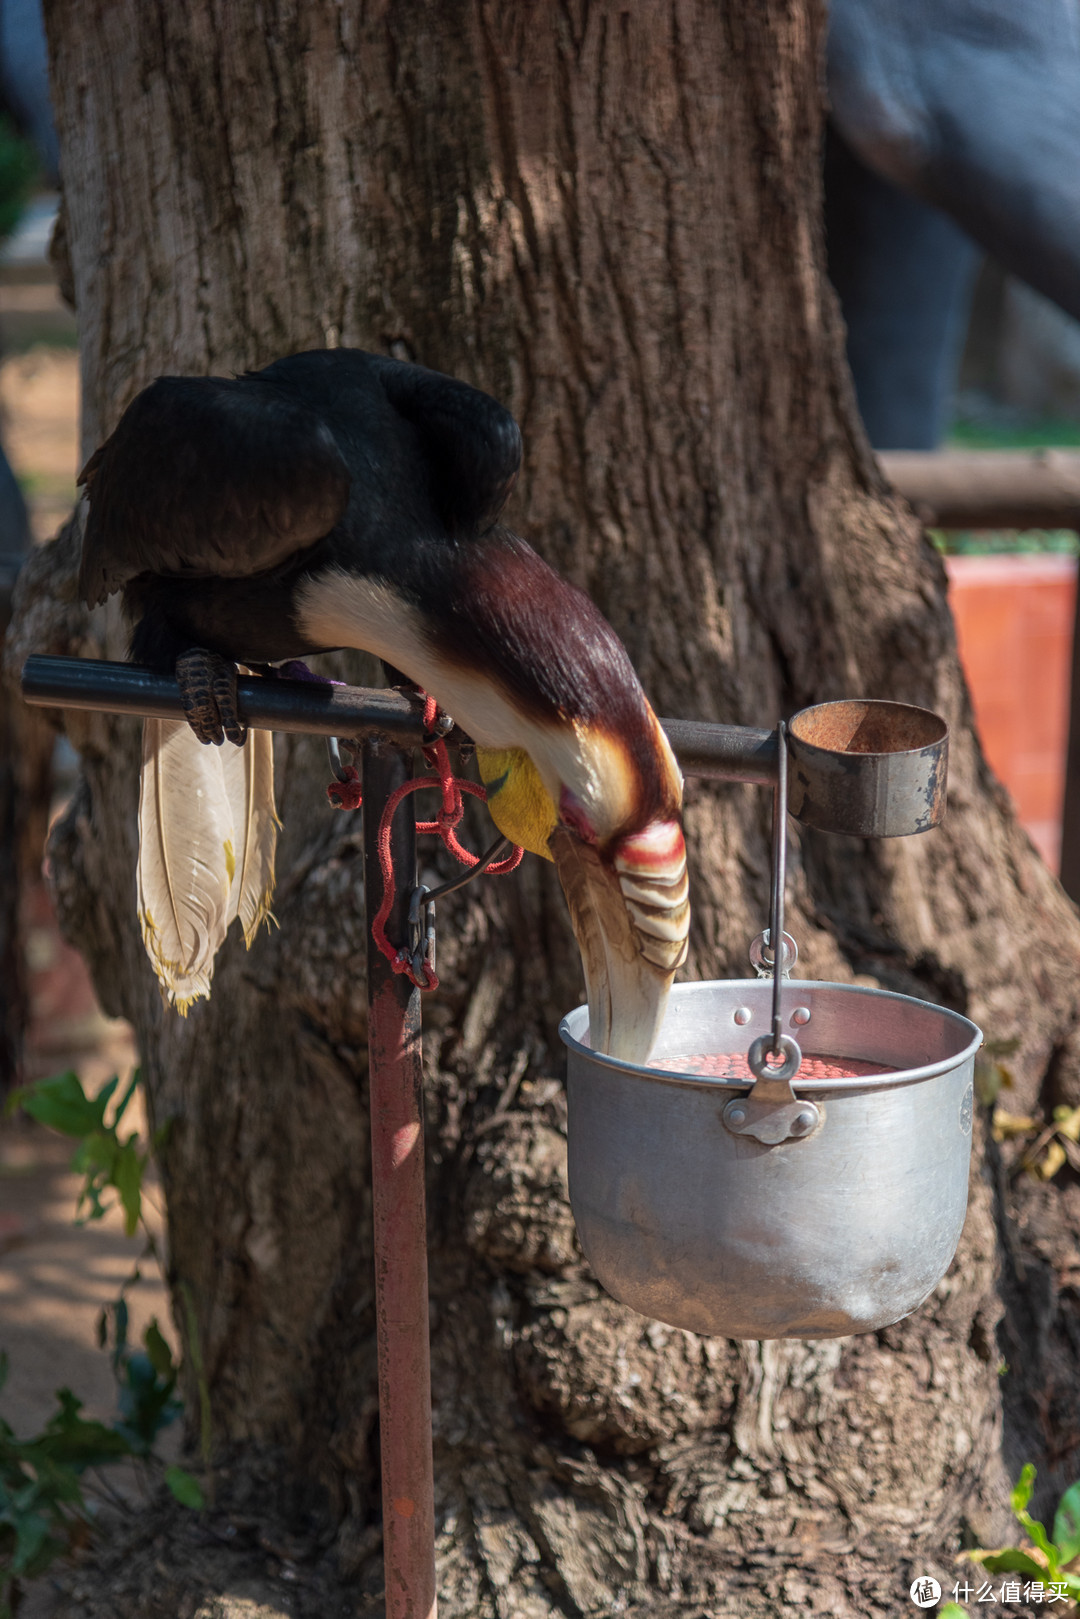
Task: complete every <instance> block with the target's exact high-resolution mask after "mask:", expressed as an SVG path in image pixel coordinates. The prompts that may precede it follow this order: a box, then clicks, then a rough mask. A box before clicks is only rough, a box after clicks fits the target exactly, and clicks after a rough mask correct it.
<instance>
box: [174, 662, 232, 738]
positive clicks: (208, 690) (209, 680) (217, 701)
mask: <svg viewBox="0 0 1080 1619" xmlns="http://www.w3.org/2000/svg"><path fill="white" fill-rule="evenodd" d="M176 682H177V685H178V686H179V687H180V696H181V699H182V701H183V704H184V713H185V714H186V715H187V718H188V724H189V725H190V726H191V729H192V730H193V731H194V732H195V735H196V736H197V737H198V739H199V741H200V742H212V743H213V744H214V746H215V747H220V746H221V745H222V743H223V742H224V741H225V738H226V737H228V738H229V741H230V742H235V743H236V745H237V747H241V746H242V745H243V743H244V742H245V741H246V740H247V729H246V727H245V726H244V725H243V724H242V722H241V720H240V715H239V712H238V710H237V694H236V665H235V664H234V663H230V662H229V661H228V660H227V659H226V658H222V657H220V656H219V655H218V654H217V653H216V652H207V651H206V650H205V648H203V647H191V648H190V649H189V650H188V651H187V652H183V653H181V655H180V656H179V657H178V658H177V660H176Z"/></svg>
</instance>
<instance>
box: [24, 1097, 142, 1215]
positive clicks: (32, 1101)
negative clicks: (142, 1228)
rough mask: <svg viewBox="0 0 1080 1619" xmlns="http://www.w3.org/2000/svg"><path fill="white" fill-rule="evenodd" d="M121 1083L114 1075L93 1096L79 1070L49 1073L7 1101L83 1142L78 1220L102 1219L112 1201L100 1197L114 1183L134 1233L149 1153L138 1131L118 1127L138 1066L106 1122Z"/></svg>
mask: <svg viewBox="0 0 1080 1619" xmlns="http://www.w3.org/2000/svg"><path fill="white" fill-rule="evenodd" d="M119 1083H120V1081H119V1078H116V1077H114V1078H113V1079H110V1080H109V1082H108V1084H107V1085H104V1086H102V1088H101V1090H100V1091H99V1092H98V1094H97V1095H96V1096H94V1097H90V1096H87V1094H86V1092H85V1091H84V1090H83V1087H82V1082H81V1080H80V1079H79V1076H78V1074H75V1073H71V1072H68V1073H66V1074H55V1075H54V1076H53V1077H52V1078H51V1079H41V1080H38V1082H37V1083H36V1084H35V1085H26V1086H24V1087H23V1088H22V1089H21V1090H18V1091H15V1092H13V1094H12V1097H11V1100H10V1101H9V1103H8V1107H9V1109H12V1110H13V1109H15V1108H19V1107H21V1108H22V1110H23V1112H24V1113H28V1114H29V1115H30V1117H31V1118H32V1119H36V1120H37V1122H38V1123H39V1124H46V1125H48V1126H49V1128H50V1129H51V1130H58V1131H59V1132H60V1134H61V1135H65V1136H75V1137H76V1138H77V1139H78V1142H79V1145H78V1147H77V1148H76V1150H75V1156H74V1158H73V1159H72V1160H71V1167H72V1169H73V1170H74V1171H75V1172H76V1174H78V1175H82V1177H83V1186H82V1191H81V1192H80V1193H79V1202H78V1207H77V1209H76V1220H77V1222H78V1223H79V1224H83V1223H85V1222H86V1221H88V1220H100V1219H101V1217H102V1215H103V1214H105V1213H106V1212H107V1211H108V1209H109V1208H110V1207H111V1204H107V1203H103V1202H102V1197H103V1196H104V1194H105V1193H106V1192H108V1191H109V1190H110V1188H111V1189H112V1190H114V1191H115V1192H116V1193H117V1197H118V1201H119V1203H120V1206H121V1208H122V1209H123V1211H124V1230H125V1231H126V1232H127V1235H128V1236H129V1237H133V1236H134V1235H135V1232H136V1230H137V1229H138V1226H139V1221H140V1218H141V1216H142V1186H143V1176H144V1175H145V1173H146V1166H147V1164H148V1163H149V1162H150V1154H149V1153H140V1151H139V1145H138V1143H139V1136H138V1132H137V1131H133V1132H132V1134H131V1135H129V1136H127V1137H126V1138H122V1137H121V1136H120V1133H119V1126H120V1121H121V1120H122V1119H123V1117H124V1114H125V1113H126V1112H127V1108H128V1104H129V1103H130V1101H131V1099H132V1097H133V1096H134V1094H135V1091H136V1089H137V1087H138V1084H139V1071H138V1069H136V1070H135V1073H134V1074H133V1075H132V1077H131V1083H130V1084H129V1085H128V1088H127V1090H126V1091H125V1092H124V1094H123V1096H122V1097H121V1098H120V1101H119V1102H118V1103H117V1106H116V1110H115V1112H114V1114H113V1119H112V1123H111V1124H106V1123H105V1113H106V1111H107V1109H108V1106H109V1103H110V1102H111V1101H112V1098H113V1094H114V1092H115V1091H116V1088H117V1086H118V1085H119ZM84 1209H85V1210H86V1211H87V1212H86V1213H84V1212H83V1211H84Z"/></svg>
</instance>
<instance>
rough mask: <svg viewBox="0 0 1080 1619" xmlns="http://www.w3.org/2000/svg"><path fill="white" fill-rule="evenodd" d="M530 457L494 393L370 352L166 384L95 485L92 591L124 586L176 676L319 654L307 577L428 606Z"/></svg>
mask: <svg viewBox="0 0 1080 1619" xmlns="http://www.w3.org/2000/svg"><path fill="white" fill-rule="evenodd" d="M520 461H521V435H520V433H519V431H518V427H517V423H516V422H515V421H514V419H513V417H512V416H511V415H510V414H509V412H508V411H506V410H504V409H503V407H502V406H501V405H499V404H498V403H497V402H496V401H495V400H494V399H492V398H490V397H489V396H488V395H487V394H484V393H481V392H480V391H479V390H478V389H476V388H472V387H469V386H468V385H467V384H466V383H462V382H458V381H456V380H455V379H453V378H451V377H446V376H442V375H441V374H440V373H438V372H434V371H428V370H426V369H425V368H424V367H422V366H415V365H406V364H403V363H402V362H400V361H397V360H391V359H387V358H385V357H384V356H382V355H377V354H369V353H366V352H364V351H363V350H359V349H337V350H319V351H314V352H310V353H304V354H294V355H291V356H289V357H288V358H287V359H284V360H277V361H275V362H274V364H273V365H270V366H267V367H266V368H265V369H264V370H262V371H259V372H254V373H249V374H247V375H244V376H241V377H237V378H229V379H226V378H219V377H206V378H202V377H199V378H195V377H162V378H159V379H158V380H157V381H156V382H154V383H152V384H151V385H150V387H148V388H146V389H145V390H144V391H143V392H142V393H141V394H140V395H139V396H138V398H137V399H135V400H134V401H133V403H132V404H131V405H130V406H129V407H128V410H127V411H126V412H125V414H124V416H123V418H122V419H121V421H120V424H119V425H118V427H117V429H116V431H115V432H114V433H113V435H112V437H111V438H110V439H109V440H108V441H107V442H106V443H105V444H104V445H103V446H102V447H101V449H99V450H98V451H97V452H96V453H95V455H94V456H93V457H92V459H91V460H90V461H89V462H88V464H87V466H86V468H85V470H84V472H83V474H82V481H83V482H84V483H85V484H86V487H87V493H88V496H89V506H90V510H89V516H88V519H87V525H86V534H85V538H84V542H83V561H82V571H81V575H80V584H81V589H82V593H83V596H84V598H85V599H86V601H87V602H88V603H90V604H91V605H93V604H95V603H97V602H99V601H102V600H104V599H105V597H106V596H107V595H109V594H111V593H112V592H113V591H115V590H118V589H123V591H124V593H125V598H126V605H127V607H128V611H129V614H130V616H131V618H132V619H133V621H134V622H135V632H134V636H133V642H132V653H133V656H134V657H135V658H136V659H137V660H138V661H140V662H148V663H151V664H154V665H157V666H161V667H167V668H171V667H172V666H173V664H174V663H175V660H176V657H177V656H178V654H179V653H181V652H182V651H184V650H185V648H187V647H190V646H192V645H198V646H202V647H205V648H207V649H208V650H209V651H212V652H217V653H219V654H221V655H222V656H225V657H229V658H235V659H238V660H241V661H248V662H267V663H272V662H277V661H280V660H281V659H285V658H291V657H297V656H302V655H304V654H305V653H308V652H314V651H318V650H321V649H320V648H318V647H316V646H315V645H313V644H312V643H311V641H310V640H309V639H308V638H307V637H306V636H305V635H304V633H303V632H302V630H301V629H300V626H299V625H298V623H297V621H296V617H295V591H296V589H297V587H298V586H299V584H300V583H301V582H302V581H303V580H304V579H306V578H310V577H312V576H313V575H316V574H320V573H322V572H324V571H326V570H328V569H333V568H335V567H341V568H344V569H346V570H347V571H349V572H351V573H360V574H363V575H364V576H366V577H368V578H373V579H379V578H381V579H385V580H387V581H388V582H389V583H391V584H392V585H393V588H394V589H395V590H396V591H397V592H398V593H399V594H401V595H402V596H403V597H405V598H406V599H413V600H415V601H416V603H417V605H422V598H425V597H429V596H430V592H431V591H432V590H435V591H436V592H437V591H438V589H439V585H438V583H437V580H438V576H439V574H440V573H441V571H442V570H441V568H440V566H439V563H438V560H437V556H435V555H432V553H435V554H437V553H439V552H440V551H441V552H443V553H444V554H445V553H446V552H447V551H448V550H449V551H452V550H453V549H454V548H455V547H456V546H458V545H460V544H463V543H467V542H469V541H470V540H473V539H475V538H477V537H479V536H481V535H482V534H484V533H485V532H486V531H487V530H488V529H490V528H491V526H492V524H493V523H494V522H495V519H496V517H497V516H498V514H499V511H500V510H501V508H502V506H503V504H504V502H505V500H506V497H507V495H508V494H509V492H510V489H511V487H512V486H513V482H514V479H515V477H516V475H517V470H518V467H519V465H520ZM444 560H445V558H444Z"/></svg>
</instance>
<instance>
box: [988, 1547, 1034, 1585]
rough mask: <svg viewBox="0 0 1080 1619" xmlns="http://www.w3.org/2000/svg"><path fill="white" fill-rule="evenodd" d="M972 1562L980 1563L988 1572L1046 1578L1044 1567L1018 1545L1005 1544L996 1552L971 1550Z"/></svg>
mask: <svg viewBox="0 0 1080 1619" xmlns="http://www.w3.org/2000/svg"><path fill="white" fill-rule="evenodd" d="M969 1555H970V1556H971V1558H972V1561H973V1562H976V1563H981V1564H982V1566H983V1568H985V1569H986V1571H987V1573H988V1574H1030V1575H1032V1576H1033V1578H1035V1579H1037V1580H1042V1579H1045V1578H1046V1569H1045V1568H1044V1567H1043V1565H1042V1563H1037V1562H1036V1561H1035V1559H1034V1557H1032V1556H1031V1554H1030V1552H1023V1551H1021V1550H1020V1548H1019V1546H1006V1547H1004V1549H1003V1550H1002V1551H998V1552H971V1553H970V1554H969Z"/></svg>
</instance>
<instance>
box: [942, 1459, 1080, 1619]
mask: <svg viewBox="0 0 1080 1619" xmlns="http://www.w3.org/2000/svg"><path fill="white" fill-rule="evenodd" d="M1034 1488H1035V1469H1034V1467H1032V1465H1031V1463H1030V1462H1028V1464H1027V1465H1026V1467H1024V1468H1023V1470H1022V1471H1021V1474H1020V1477H1019V1478H1018V1479H1017V1481H1016V1484H1015V1485H1014V1487H1013V1490H1012V1494H1011V1495H1010V1497H1009V1500H1010V1503H1011V1505H1012V1509H1013V1513H1014V1514H1015V1516H1016V1518H1017V1520H1018V1521H1019V1523H1020V1524H1021V1525H1022V1527H1023V1528H1024V1529H1026V1530H1027V1532H1028V1535H1029V1536H1030V1538H1031V1542H1032V1545H1033V1547H1034V1548H1035V1550H1034V1551H1031V1550H1028V1549H1026V1548H1025V1547H1023V1546H1001V1547H998V1549H997V1550H996V1551H988V1550H985V1549H983V1548H980V1549H978V1550H976V1551H971V1552H968V1553H967V1554H966V1555H967V1556H968V1557H969V1558H970V1559H971V1561H972V1562H974V1563H980V1564H981V1565H982V1567H983V1568H985V1569H986V1571H987V1573H989V1574H1013V1573H1017V1574H1026V1575H1027V1576H1028V1578H1029V1579H1036V1580H1042V1581H1044V1582H1045V1583H1046V1584H1047V1585H1058V1586H1063V1587H1064V1588H1065V1590H1066V1591H1067V1592H1068V1594H1069V1595H1070V1596H1071V1597H1072V1598H1073V1600H1074V1601H1078V1602H1080V1571H1078V1570H1075V1569H1072V1571H1071V1572H1070V1567H1071V1565H1072V1564H1074V1563H1075V1562H1076V1561H1077V1559H1078V1558H1080V1481H1078V1482H1077V1483H1076V1484H1072V1485H1070V1487H1069V1488H1068V1489H1067V1490H1066V1491H1065V1494H1064V1495H1063V1496H1062V1497H1061V1500H1060V1501H1059V1502H1058V1508H1057V1511H1056V1513H1055V1514H1054V1527H1053V1531H1052V1538H1051V1534H1050V1533H1048V1532H1047V1530H1046V1527H1045V1525H1044V1524H1041V1523H1040V1522H1039V1520H1038V1518H1033V1517H1032V1516H1031V1514H1030V1512H1029V1511H1028V1503H1029V1502H1030V1500H1031V1496H1032V1492H1033V1490H1034ZM960 1611H961V1612H962V1611H963V1610H960Z"/></svg>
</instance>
